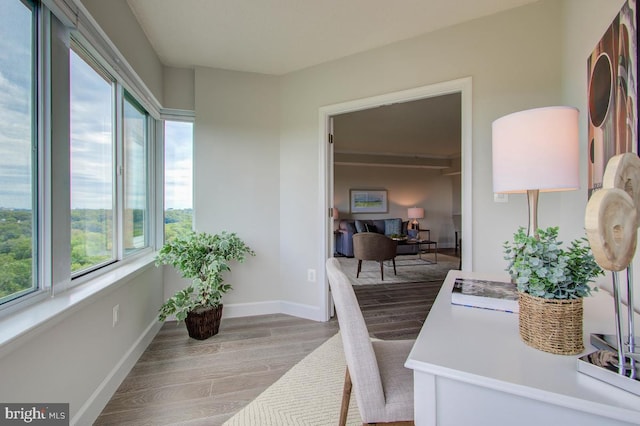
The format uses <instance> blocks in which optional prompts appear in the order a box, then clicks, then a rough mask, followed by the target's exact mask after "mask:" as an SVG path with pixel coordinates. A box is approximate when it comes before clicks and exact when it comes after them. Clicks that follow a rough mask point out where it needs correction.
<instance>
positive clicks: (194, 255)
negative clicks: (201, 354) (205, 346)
mask: <svg viewBox="0 0 640 426" xmlns="http://www.w3.org/2000/svg"><path fill="white" fill-rule="evenodd" d="M247 255H252V256H253V255H255V253H254V251H253V250H251V248H249V246H247V245H246V244H245V243H244V242H243V241H242V239H240V238H239V237H238V236H237V235H236V234H235V233H228V232H222V233H220V234H215V235H211V234H208V233H206V232H190V233H188V234H186V235H184V236H180V237H177V238H175V239H174V240H172V241H170V242H168V243H166V244H165V245H164V246H163V247H162V248H161V249H160V251H159V252H158V254H157V256H156V265H157V266H160V265H172V266H173V267H175V268H176V269H177V270H178V271H179V272H180V274H181V275H182V277H183V278H189V279H191V280H192V281H191V284H190V285H189V286H188V287H187V288H185V289H183V290H180V291H178V292H177V293H176V294H175V295H173V296H172V297H170V298H169V299H168V300H167V301H166V302H165V303H164V304H163V305H162V306H161V307H160V315H159V317H158V318H159V320H160V321H164V320H166V319H167V317H168V316H169V315H175V317H176V319H177V320H178V321H179V322H180V321H185V323H186V325H187V330H188V332H189V336H191V337H193V338H195V339H199V340H203V339H207V338H209V337H211V336H213V335H215V334H217V333H218V330H219V327H220V319H221V317H222V308H223V304H222V296H223V295H224V294H225V293H227V292H228V291H229V290H231V288H232V286H231V284H229V283H228V282H225V281H224V278H223V274H224V272H225V271H230V270H231V268H230V267H229V262H231V261H237V262H244V260H245V259H246V256H247Z"/></svg>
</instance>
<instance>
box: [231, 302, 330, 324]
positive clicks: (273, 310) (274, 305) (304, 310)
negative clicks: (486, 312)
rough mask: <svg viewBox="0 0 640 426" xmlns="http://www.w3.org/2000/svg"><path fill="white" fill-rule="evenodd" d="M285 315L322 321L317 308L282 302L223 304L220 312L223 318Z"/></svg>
mask: <svg viewBox="0 0 640 426" xmlns="http://www.w3.org/2000/svg"><path fill="white" fill-rule="evenodd" d="M270 314H287V315H292V316H295V317H300V318H306V319H310V320H314V321H323V316H322V315H321V312H320V308H319V307H317V306H310V305H302V304H299V303H291V302H286V301H283V300H269V301H265V302H255V303H236V304H229V305H227V304H225V305H224V310H223V312H222V317H223V318H239V317H250V316H254V315H270Z"/></svg>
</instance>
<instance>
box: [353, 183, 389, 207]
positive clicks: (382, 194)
mask: <svg viewBox="0 0 640 426" xmlns="http://www.w3.org/2000/svg"><path fill="white" fill-rule="evenodd" d="M349 199H350V200H351V201H350V203H349V205H350V209H351V213H386V212H387V211H388V201H387V190H386V189H375V190H371V189H351V190H349Z"/></svg>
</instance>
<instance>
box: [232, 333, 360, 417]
mask: <svg viewBox="0 0 640 426" xmlns="http://www.w3.org/2000/svg"><path fill="white" fill-rule="evenodd" d="M345 369H346V362H345V360H344V352H343V349H342V338H341V336H340V333H338V334H336V335H335V336H333V337H331V338H330V339H329V340H327V341H326V342H325V343H323V344H322V345H320V346H319V347H318V348H317V349H316V350H314V351H313V352H311V353H310V354H309V355H307V356H306V358H304V359H303V360H302V361H300V362H299V363H298V364H296V365H294V366H293V367H292V368H291V370H289V371H287V372H286V373H285V374H284V376H282V377H281V378H280V379H278V381H277V382H275V383H274V384H273V385H271V386H270V387H269V388H267V390H265V391H264V392H263V393H262V394H260V395H259V396H258V397H257V398H256V399H254V400H253V401H252V402H251V403H249V405H247V406H246V407H245V408H243V409H242V410H240V411H239V412H238V413H236V415H234V416H233V417H232V418H230V419H229V420H228V421H227V422H225V423H224V426H256V425H260V426H284V425H296V426H298V425H299V426H325V425H337V424H338V418H339V417H340V404H341V402H342V388H343V385H344V373H345ZM355 399H356V398H355V395H354V394H353V393H352V394H351V404H350V405H349V416H348V418H347V425H361V424H362V421H361V420H360V414H359V412H358V407H357V405H356V401H355Z"/></svg>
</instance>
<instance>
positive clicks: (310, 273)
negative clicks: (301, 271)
mask: <svg viewBox="0 0 640 426" xmlns="http://www.w3.org/2000/svg"><path fill="white" fill-rule="evenodd" d="M307 281H309V282H311V283H315V282H316V270H315V269H307Z"/></svg>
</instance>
